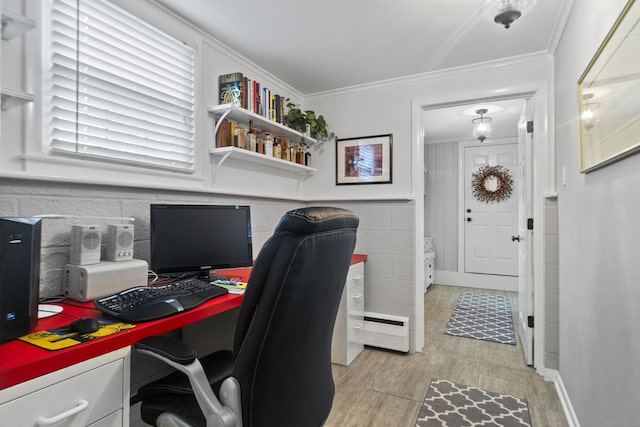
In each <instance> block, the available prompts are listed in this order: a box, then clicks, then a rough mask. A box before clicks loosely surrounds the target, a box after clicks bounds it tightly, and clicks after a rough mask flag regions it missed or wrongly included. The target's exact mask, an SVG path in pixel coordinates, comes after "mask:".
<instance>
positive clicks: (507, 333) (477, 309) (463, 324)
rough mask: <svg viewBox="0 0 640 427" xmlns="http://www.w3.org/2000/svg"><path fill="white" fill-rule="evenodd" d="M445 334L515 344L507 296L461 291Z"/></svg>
mask: <svg viewBox="0 0 640 427" xmlns="http://www.w3.org/2000/svg"><path fill="white" fill-rule="evenodd" d="M444 333H445V334H447V335H455V336H458V337H466V338H474V339H477V340H484V341H491V342H497V343H502V344H511V345H516V339H515V335H514V332H513V318H512V316H511V305H510V303H509V297H507V296H505V295H488V294H480V293H475V292H463V293H462V294H461V295H460V297H459V298H458V302H457V303H456V307H455V309H454V310H453V314H451V318H450V319H449V322H448V323H447V327H446V328H445V330H444Z"/></svg>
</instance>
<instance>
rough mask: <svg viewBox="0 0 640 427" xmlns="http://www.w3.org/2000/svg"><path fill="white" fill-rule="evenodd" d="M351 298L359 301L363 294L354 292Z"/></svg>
mask: <svg viewBox="0 0 640 427" xmlns="http://www.w3.org/2000/svg"><path fill="white" fill-rule="evenodd" d="M351 298H353V300H354V301H357V300H359V299H361V298H362V294H353V295H352V296H351Z"/></svg>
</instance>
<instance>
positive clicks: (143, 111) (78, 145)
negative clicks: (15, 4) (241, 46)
mask: <svg viewBox="0 0 640 427" xmlns="http://www.w3.org/2000/svg"><path fill="white" fill-rule="evenodd" d="M50 40H51V49H50V51H51V70H50V74H49V76H50V81H49V83H48V90H49V102H50V104H49V109H48V113H47V114H48V117H47V120H46V122H47V123H48V124H49V125H50V130H49V131H50V135H49V138H48V142H49V148H50V149H51V150H55V151H58V152H65V153H75V154H82V155H86V156H92V157H94V156H95V157H102V158H107V159H112V160H113V159H116V160H118V161H125V162H133V163H135V164H143V165H153V166H160V167H164V168H172V169H178V170H183V171H193V164H194V161H193V158H194V126H193V118H194V51H193V49H192V48H191V47H189V46H188V45H186V44H184V43H182V42H180V41H178V40H176V39H174V38H173V37H171V36H169V35H167V34H165V33H163V32H161V31H159V30H158V29H156V28H154V27H152V26H150V25H149V24H147V23H145V22H143V21H142V20H140V19H138V18H137V17H135V16H133V15H131V14H130V13H128V12H126V11H124V10H122V9H120V8H118V7H116V6H114V5H113V4H111V3H109V2H108V1H105V0H52V10H51V38H50Z"/></svg>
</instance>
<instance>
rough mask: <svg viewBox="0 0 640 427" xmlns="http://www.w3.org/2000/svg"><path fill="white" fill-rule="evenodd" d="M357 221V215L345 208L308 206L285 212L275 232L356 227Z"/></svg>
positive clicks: (301, 231) (307, 231)
mask: <svg viewBox="0 0 640 427" xmlns="http://www.w3.org/2000/svg"><path fill="white" fill-rule="evenodd" d="M358 222H359V220H358V217H357V216H356V215H355V214H354V213H353V212H351V211H348V210H346V209H342V208H335V207H327V206H310V207H306V208H300V209H294V210H291V211H289V212H287V213H285V214H284V215H283V216H282V218H281V219H280V222H279V223H278V225H277V226H276V229H275V232H281V231H288V232H292V233H297V234H311V233H318V232H323V231H329V230H336V229H341V228H357V227H358Z"/></svg>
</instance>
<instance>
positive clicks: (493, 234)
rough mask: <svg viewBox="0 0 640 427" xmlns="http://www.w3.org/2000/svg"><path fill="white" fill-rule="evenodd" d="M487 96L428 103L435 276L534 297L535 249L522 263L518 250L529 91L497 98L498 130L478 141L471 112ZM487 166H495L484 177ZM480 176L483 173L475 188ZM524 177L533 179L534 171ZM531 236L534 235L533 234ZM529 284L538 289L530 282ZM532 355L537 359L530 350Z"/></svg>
mask: <svg viewBox="0 0 640 427" xmlns="http://www.w3.org/2000/svg"><path fill="white" fill-rule="evenodd" d="M486 104H489V102H484V101H482V102H480V103H475V104H466V105H465V104H455V105H450V106H447V105H445V106H438V108H434V109H428V108H424V109H423V127H424V143H425V145H424V177H425V179H424V181H423V184H424V186H425V187H424V190H425V191H424V200H423V202H424V204H423V213H424V230H425V235H429V236H431V235H432V234H436V236H431V237H432V238H433V241H434V246H435V251H436V254H437V257H436V283H441V284H451V285H460V286H471V287H476V288H488V289H499V290H508V291H515V292H519V295H521V296H522V297H523V298H525V299H527V300H529V301H532V300H533V292H531V296H529V293H528V291H527V292H523V289H526V290H528V289H529V288H526V287H525V288H522V287H521V284H522V282H523V280H527V279H528V278H529V275H528V274H527V272H528V271H529V270H530V269H529V268H528V267H527V266H528V265H529V264H531V260H532V254H531V253H528V254H527V257H526V258H525V259H524V261H525V263H524V264H523V263H522V260H523V258H522V255H523V253H526V252H523V251H521V250H520V249H521V239H520V236H519V229H520V228H521V227H520V226H521V224H519V222H520V221H523V220H522V218H525V220H524V221H525V222H526V216H527V215H523V214H522V213H520V214H519V211H522V210H524V209H525V207H523V206H522V205H521V204H520V202H521V200H522V198H521V197H519V195H520V193H521V190H522V188H521V186H520V181H521V180H522V181H525V175H524V173H523V172H524V171H523V169H522V162H521V158H520V156H521V154H523V153H524V154H525V155H531V153H530V152H526V151H524V152H522V148H521V147H520V144H519V126H520V119H521V118H522V117H523V114H524V111H525V109H524V106H525V104H526V103H525V99H524V98H513V99H493V100H491V101H490V105H489V109H490V111H493V116H494V118H493V120H494V121H493V123H492V124H494V125H495V126H494V128H493V131H494V133H493V134H492V136H491V137H490V138H488V139H487V140H485V141H483V143H479V141H476V140H473V139H472V137H471V129H472V124H471V120H472V117H469V116H470V114H469V112H471V114H473V113H474V112H476V110H477V109H480V107H481V106H482V107H484V106H485V105H486ZM441 125H443V126H441ZM483 168H484V169H483ZM494 169H496V170H498V171H500V173H497V172H496V171H494ZM483 170H490V171H491V172H492V173H490V174H488V176H487V177H486V179H485V178H482V177H483V174H482V173H481V172H482V171H483ZM527 172H528V173H529V174H530V173H531V172H532V170H531V169H529V170H527ZM496 175H497V176H496ZM497 177H499V178H500V179H501V180H507V179H508V181H509V186H508V190H509V192H508V194H507V195H506V196H505V194H504V193H502V192H497V191H496V189H497V187H496V185H497V183H496V182H495V180H496V178H497ZM474 178H478V179H480V178H482V181H479V182H477V183H476V187H475V188H474V184H473V183H474ZM526 179H527V180H529V182H530V180H531V176H528V177H527V178H526ZM523 183H524V182H523ZM501 185H504V182H503V183H502V184H501ZM476 190H477V191H479V192H480V193H479V194H478V193H476ZM502 190H504V188H502ZM452 194H453V195H452ZM496 195H501V196H502V197H497V198H496V197H494V196H496ZM481 196H484V197H487V198H488V199H486V200H485V199H484V198H483V197H481ZM526 209H527V212H529V210H528V209H529V208H526ZM452 224H455V225H452ZM527 240H529V242H527V243H530V241H531V240H532V239H527ZM527 263H528V264H527ZM522 269H524V272H523V273H522V274H521V273H520V270H522ZM439 276H440V277H439ZM527 285H528V286H530V287H531V289H533V288H532V286H533V284H532V282H529V283H527ZM519 310H520V311H522V313H519V315H518V320H519V319H522V318H524V319H527V318H529V317H530V316H533V305H532V304H525V305H522V306H520V307H519ZM527 310H531V312H529V311H527ZM515 326H516V325H515V322H514V327H515ZM517 326H518V327H519V326H520V325H519V324H518V325H517ZM520 336H521V337H524V339H527V340H528V342H523V350H524V351H525V354H527V353H529V352H530V351H531V349H532V348H533V338H534V336H533V334H531V333H529V334H528V335H523V334H522V333H521V334H520ZM527 360H528V361H530V364H532V361H531V359H530V358H527Z"/></svg>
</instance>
